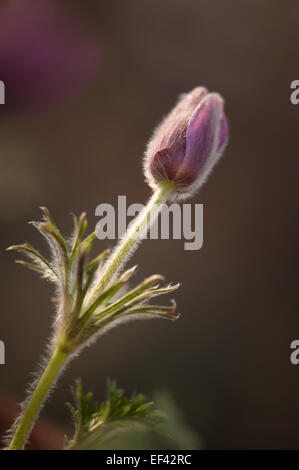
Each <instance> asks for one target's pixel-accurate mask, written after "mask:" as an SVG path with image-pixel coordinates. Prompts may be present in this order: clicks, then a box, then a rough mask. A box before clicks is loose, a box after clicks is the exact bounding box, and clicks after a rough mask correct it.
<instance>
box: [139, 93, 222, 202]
mask: <svg viewBox="0 0 299 470" xmlns="http://www.w3.org/2000/svg"><path fill="white" fill-rule="evenodd" d="M227 141H228V125H227V119H226V116H225V114H224V111H223V99H222V98H221V96H220V95H218V94H217V93H208V91H207V90H206V89H205V88H202V87H198V88H194V90H192V91H191V92H189V93H187V94H185V95H183V96H182V97H181V98H180V100H179V102H178V103H177V105H176V106H175V107H174V109H173V110H172V111H171V112H170V114H168V116H166V118H165V119H164V121H163V122H162V123H161V124H160V125H159V126H158V128H157V129H156V130H155V132H154V135H153V137H152V139H151V140H150V142H149V144H148V147H147V150H146V154H145V162H144V169H145V175H146V178H147V181H148V183H149V184H150V186H151V187H152V188H153V189H156V188H157V187H158V186H159V185H160V184H161V183H163V182H164V181H167V180H170V181H173V182H174V183H175V196H176V197H181V198H183V197H186V196H188V195H190V194H191V193H192V192H194V191H196V190H197V189H198V188H199V187H200V186H201V185H202V183H204V181H205V180H206V178H207V176H208V175H209V173H210V171H211V170H212V168H213V166H214V165H215V163H216V162H217V160H218V159H219V157H220V156H221V154H222V152H223V150H224V147H225V145H226V143H227Z"/></svg>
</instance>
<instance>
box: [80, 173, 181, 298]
mask: <svg viewBox="0 0 299 470" xmlns="http://www.w3.org/2000/svg"><path fill="white" fill-rule="evenodd" d="M173 187H174V183H173V181H165V182H164V183H163V184H161V186H160V187H159V188H158V189H157V190H156V191H155V192H154V194H153V195H152V197H151V199H150V200H149V202H148V203H147V205H146V206H145V207H144V208H143V210H142V211H141V212H140V214H139V215H138V216H137V217H136V219H135V220H134V221H133V222H132V225H131V226H130V228H129V230H128V231H127V233H126V235H125V237H124V238H123V240H121V241H120V243H119V244H118V245H117V246H116V248H115V249H114V251H113V252H112V255H111V256H110V258H109V259H108V260H107V262H106V265H105V267H104V271H103V273H102V274H101V277H100V279H99V280H98V282H97V284H96V286H95V287H94V289H93V290H92V292H91V293H90V298H89V302H90V303H92V302H93V301H94V300H95V299H96V298H97V297H98V296H99V294H101V293H102V292H103V291H104V290H105V289H106V288H107V286H108V285H109V283H110V281H111V280H113V278H114V276H115V275H116V274H117V272H118V271H119V269H120V268H121V267H122V265H123V263H124V262H125V260H126V258H127V257H128V256H129V255H130V254H131V253H132V252H133V251H134V249H135V248H136V246H137V245H138V242H139V241H140V239H141V236H142V235H143V234H144V233H145V231H146V230H147V229H148V228H149V227H150V225H151V224H153V222H154V221H155V219H156V217H157V216H158V214H159V212H160V209H161V204H163V203H165V202H166V200H167V199H168V197H169V194H170V193H171V192H172V191H173ZM89 302H88V303H89Z"/></svg>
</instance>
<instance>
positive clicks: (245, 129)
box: [0, 0, 299, 449]
mask: <svg viewBox="0 0 299 470" xmlns="http://www.w3.org/2000/svg"><path fill="white" fill-rule="evenodd" d="M7 3H9V2H3V5H2V7H1V8H2V9H4V6H5V5H4V4H7ZM60 3H62V4H64V6H65V9H66V11H67V12H68V14H70V15H72V17H75V18H77V20H79V22H80V24H82V26H84V28H85V30H86V31H87V32H88V35H89V37H90V38H92V41H93V42H94V43H95V44H97V45H98V46H99V49H100V50H101V64H100V67H99V68H98V70H97V73H96V75H94V79H93V80H92V81H90V82H89V85H88V86H87V87H85V89H84V91H81V92H80V93H78V94H75V95H74V96H73V97H72V99H69V100H67V101H65V102H63V103H59V104H58V105H57V106H53V107H51V108H50V109H46V110H39V111H38V112H37V111H36V112H35V111H32V110H30V111H28V112H26V110H22V112H18V111H15V112H9V113H8V112H7V113H6V111H5V107H3V106H2V107H1V113H0V159H1V172H0V187H1V197H0V211H1V232H0V244H1V253H2V254H1V267H0V269H1V310H2V312H1V316H0V339H1V340H2V341H4V343H5V346H6V365H5V366H3V365H2V366H0V381H1V382H0V388H1V390H2V391H3V392H5V393H6V394H9V395H10V396H11V397H13V398H15V399H17V400H21V399H22V398H23V392H24V388H25V384H26V383H28V381H29V380H30V375H29V373H30V371H32V370H34V369H35V367H36V366H35V365H36V364H37V362H38V360H39V356H40V353H41V350H42V349H43V347H44V344H45V341H46V339H47V337H48V335H49V327H50V324H51V316H52V313H53V308H52V305H51V303H50V301H49V299H50V297H51V295H52V291H51V286H49V285H47V284H46V283H45V282H42V281H41V280H40V279H39V278H38V276H36V275H35V274H34V273H33V272H29V271H28V272H27V270H24V269H22V267H18V266H16V265H15V264H14V262H13V261H14V256H13V255H11V254H6V253H5V248H6V247H7V246H8V245H10V244H12V243H18V242H23V241H28V242H30V243H32V244H33V245H34V246H36V247H37V248H43V247H44V248H45V252H46V246H45V245H44V242H43V241H42V240H40V237H39V235H38V234H37V233H35V231H34V229H33V228H32V227H31V226H30V225H28V224H27V221H30V220H33V219H37V218H39V216H40V212H39V209H38V207H39V206H40V205H46V206H47V207H49V209H50V210H51V212H52V214H53V216H54V218H55V220H56V223H57V225H58V226H59V227H60V228H61V229H62V230H63V232H64V233H67V232H68V231H69V230H70V228H71V218H70V216H69V213H70V212H75V213H77V214H78V213H80V212H81V211H83V210H86V211H87V214H88V218H89V222H90V227H91V228H93V227H94V226H95V223H96V221H97V219H96V217H95V216H94V211H95V207H96V206H97V205H98V204H99V203H101V202H110V203H113V204H115V203H116V200H117V195H124V194H125V195H127V199H128V203H132V202H142V203H143V202H144V201H145V199H146V198H147V197H148V196H149V194H150V191H149V188H148V187H147V186H146V184H145V183H144V181H143V180H144V177H143V174H142V155H143V151H144V147H145V143H146V141H147V139H148V138H149V136H150V134H151V132H152V130H153V128H154V126H155V125H156V124H157V123H158V122H159V120H160V119H161V117H162V116H163V115H164V114H165V113H166V112H167V111H168V110H169V109H170V108H171V106H172V105H173V103H174V101H175V99H176V97H177V95H178V94H180V93H181V92H184V91H188V90H190V89H191V88H193V87H194V86H197V85H205V86H207V87H208V88H209V89H210V90H213V91H219V92H220V93H221V94H223V95H224V97H225V99H226V110H227V114H228V117H229V121H230V129H231V139H230V143H229V146H228V148H227V151H226V153H225V156H224V157H223V159H222V160H221V162H220V163H219V165H218V166H217V168H216V170H215V172H214V174H213V175H212V177H211V178H210V180H209V181H208V183H207V184H206V185H205V186H204V187H203V188H202V190H201V192H200V193H199V194H198V195H197V196H196V198H195V199H194V200H193V202H196V203H203V204H204V247H203V248H202V249H201V250H200V251H198V252H194V251H193V252H192V251H189V252H188V251H184V247H183V240H182V241H177V240H175V241H166V240H160V241H147V242H144V243H143V245H142V246H141V247H140V248H139V250H138V251H137V253H136V254H135V255H134V259H133V260H131V263H133V264H135V263H138V264H139V272H138V278H139V279H141V278H142V277H143V276H146V275H149V274H152V273H156V272H158V273H163V274H164V275H165V276H166V277H167V279H168V280H172V281H181V282H182V287H181V289H180V290H179V292H178V293H177V294H176V300H177V303H178V309H179V311H180V312H181V313H182V316H181V318H180V320H179V321H178V322H175V323H171V324H170V323H168V322H163V321H160V322H159V321H152V322H140V323H133V324H131V323H130V324H128V325H124V326H122V327H119V328H118V329H115V330H113V331H112V332H111V333H110V334H109V335H107V336H104V337H103V338H101V340H100V341H98V343H97V344H96V345H93V346H92V347H91V348H89V349H87V350H85V351H84V352H83V353H82V355H81V356H80V357H79V358H77V359H76V360H75V361H73V362H72V363H71V365H70V367H69V369H68V370H67V372H66V373H65V374H64V376H63V377H62V379H61V381H60V386H59V388H58V390H57V391H56V392H55V394H54V395H53V396H52V397H51V400H50V401H49V402H48V404H47V405H46V407H45V409H44V411H43V416H46V417H49V419H50V420H51V422H52V423H54V424H56V425H57V426H61V427H63V428H65V429H67V427H68V426H69V415H68V411H67V409H66V407H65V405H64V402H65V401H69V400H70V399H71V395H70V385H71V384H72V383H73V382H74V380H75V378H77V377H78V376H80V377H82V381H83V384H84V387H85V389H88V390H93V391H94V393H95V395H96V397H97V398H98V399H101V398H103V397H104V389H105V381H106V377H107V376H110V377H113V378H117V380H118V383H119V385H120V386H121V387H123V388H125V389H126V390H127V391H128V392H130V391H133V390H134V389H135V388H136V389H137V390H138V391H142V392H143V393H145V394H147V395H148V396H151V394H152V393H153V392H154V391H155V390H157V389H160V388H167V389H169V390H170V391H172V393H173V396H174V398H175V400H176V402H177V404H178V405H179V407H180V408H181V410H182V411H183V412H184V414H185V417H186V420H187V421H188V422H189V423H190V424H191V425H193V427H195V429H197V430H198V432H199V433H200V434H201V435H202V436H203V438H204V439H205V442H206V447H207V448H209V449H214V448H221V449H241V448H246V449H247V448H249V449H252V448H273V449H278V448H299V420H298V412H299V402H298V392H299V366H297V367H296V366H293V365H291V364H290V360H289V356H290V347H289V346H290V342H291V341H292V340H293V339H298V338H299V311H298V292H297V286H298V207H297V204H298V170H299V160H298V129H299V106H298V107H296V106H294V105H292V104H291V103H290V98H289V97H290V89H289V86H290V82H291V81H292V80H295V79H299V76H298V74H299V71H298V44H299V30H298V16H299V4H298V2H297V1H296V0H287V1H285V2H284V4H283V5H282V3H281V2H273V1H271V0H243V1H241V2H240V1H236V0H226V1H223V0H197V1H196V0H151V1H146V0H127V1H122V0H87V1H85V2H80V1H77V0H75V1H74V0H72V1H70V0H68V1H63V2H60ZM0 16H1V10H0ZM0 65H1V61H0ZM1 78H2V77H1V67H0V79H1ZM5 106H6V105H5ZM111 245H112V243H111V242H110V241H107V242H100V241H97V246H98V248H99V250H100V249H103V248H105V247H107V246H111Z"/></svg>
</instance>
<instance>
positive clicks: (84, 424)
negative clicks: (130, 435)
mask: <svg viewBox="0 0 299 470" xmlns="http://www.w3.org/2000/svg"><path fill="white" fill-rule="evenodd" d="M74 394H75V399H76V407H73V406H72V405H69V408H70V410H71V413H72V415H73V420H74V425H75V435H74V438H73V439H72V440H71V441H69V444H68V446H67V447H66V449H68V450H69V449H77V450H78V449H101V448H105V443H107V441H109V440H110V439H111V437H113V436H115V434H117V433H118V432H119V431H120V432H123V431H130V430H132V429H135V428H136V427H137V428H138V429H144V430H147V431H148V430H150V429H151V430H154V429H155V428H156V427H157V430H158V428H159V426H160V425H162V424H163V423H164V422H165V419H166V415H165V414H164V413H163V412H161V411H158V410H155V409H154V408H153V402H146V400H145V397H144V396H143V395H141V394H133V395H132V397H131V398H126V397H125V396H124V394H123V391H122V390H120V389H118V388H117V386H116V382H111V381H108V384H107V400H106V402H103V403H102V404H101V405H99V404H98V403H96V402H94V401H93V399H92V394H91V393H87V394H84V393H83V392H82V386H81V383H80V382H78V383H77V386H76V388H75V391H74Z"/></svg>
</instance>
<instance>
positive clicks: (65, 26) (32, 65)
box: [0, 0, 100, 112]
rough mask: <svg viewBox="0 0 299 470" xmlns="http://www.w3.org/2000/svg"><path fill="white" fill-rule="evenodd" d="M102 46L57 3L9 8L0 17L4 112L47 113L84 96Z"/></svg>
mask: <svg viewBox="0 0 299 470" xmlns="http://www.w3.org/2000/svg"><path fill="white" fill-rule="evenodd" d="M99 62H100V50H99V45H98V44H97V43H96V42H95V41H94V40H92V39H90V38H89V35H88V33H87V31H86V28H84V26H82V25H81V24H80V22H79V20H78V18H75V17H74V16H73V15H72V14H71V13H70V12H68V11H66V9H64V8H62V7H61V6H60V5H59V2H55V1H51V0H26V1H20V2H12V3H8V4H7V6H4V7H2V10H1V12H0V74H1V80H2V81H3V82H4V83H5V95H6V103H7V104H6V106H5V108H4V107H2V108H0V111H2V112H3V111H6V110H11V109H14V110H28V109H36V108H39V109H44V108H48V107H52V106H54V105H56V104H58V103H61V102H63V101H64V100H66V99H67V98H69V97H70V96H72V95H74V94H76V93H78V92H80V91H81V90H83V89H84V87H85V86H86V85H87V84H88V83H89V82H90V80H91V79H92V78H93V77H94V76H95V74H96V72H97V70H98V66H99Z"/></svg>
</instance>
